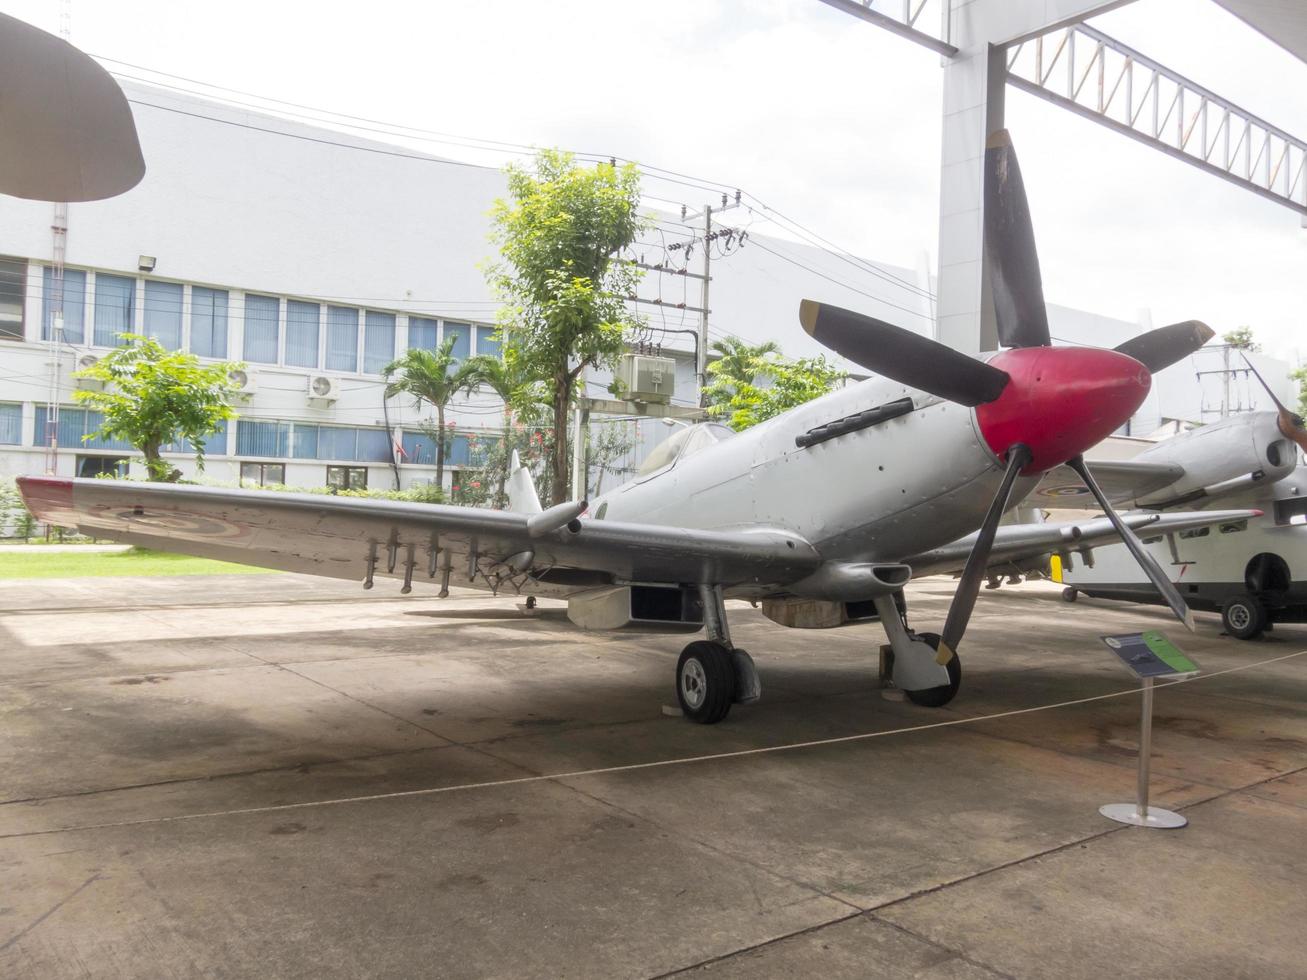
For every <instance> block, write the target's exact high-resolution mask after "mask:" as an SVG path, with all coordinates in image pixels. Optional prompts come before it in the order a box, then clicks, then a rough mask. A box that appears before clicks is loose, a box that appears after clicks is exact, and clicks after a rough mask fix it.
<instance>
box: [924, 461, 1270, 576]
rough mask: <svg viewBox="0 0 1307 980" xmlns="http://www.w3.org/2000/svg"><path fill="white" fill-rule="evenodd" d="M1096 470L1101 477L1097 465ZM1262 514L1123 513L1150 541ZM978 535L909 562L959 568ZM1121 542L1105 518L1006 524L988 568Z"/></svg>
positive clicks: (930, 568) (927, 570)
mask: <svg viewBox="0 0 1307 980" xmlns="http://www.w3.org/2000/svg"><path fill="white" fill-rule="evenodd" d="M1094 472H1095V475H1096V474H1097V472H1098V470H1097V467H1095V469H1094ZM1259 516H1261V511H1258V510H1202V511H1178V512H1176V513H1174V514H1155V513H1135V514H1122V515H1121V517H1122V519H1123V520H1124V521H1125V522H1126V524H1128V525H1129V526H1130V527H1131V528H1132V529H1134V530H1135V531H1136V532H1137V533H1138V534H1139V536H1140V537H1141V538H1144V539H1145V540H1146V539H1148V538H1152V537H1156V536H1158V535H1161V534H1177V533H1179V532H1180V531H1188V530H1192V529H1194V528H1199V527H1207V526H1209V525H1212V524H1229V523H1234V522H1236V521H1243V520H1247V519H1248V518H1250V517H1259ZM975 539H976V536H975V535H974V534H970V535H968V536H967V537H965V538H959V539H958V540H957V541H954V542H952V543H950V544H946V545H944V546H943V547H942V548H935V549H934V550H932V551H927V552H923V553H922V554H920V555H916V556H914V557H912V558H906V559H904V563H905V564H908V565H911V566H912V574H913V575H914V576H918V575H935V574H938V573H941V572H956V571H960V570H961V568H962V566H963V565H964V564H965V563H966V560H967V555H969V554H971V546H972V545H973V544H974V543H975ZM1120 540H1121V539H1120V538H1119V537H1118V536H1117V533H1116V531H1115V529H1114V528H1113V527H1112V524H1111V522H1110V521H1108V519H1107V518H1106V517H1099V518H1095V519H1094V520H1091V521H1081V522H1070V523H1060V524H1005V525H1003V526H1001V527H1000V528H999V529H998V532H997V534H996V536H995V538H994V548H993V550H992V551H991V552H990V560H989V567H990V568H991V569H994V570H996V572H997V573H1000V574H1001V573H1003V572H1005V571H1006V570H1007V568H1008V567H1009V566H1014V565H1020V564H1021V563H1023V562H1029V561H1030V560H1032V559H1037V558H1043V557H1045V556H1047V555H1050V554H1054V553H1056V552H1060V551H1076V550H1077V549H1079V548H1084V547H1096V546H1099V545H1108V544H1116V543H1117V542H1118V541H1120Z"/></svg>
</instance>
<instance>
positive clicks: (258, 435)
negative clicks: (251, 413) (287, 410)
mask: <svg viewBox="0 0 1307 980" xmlns="http://www.w3.org/2000/svg"><path fill="white" fill-rule="evenodd" d="M289 448H290V424H289V423H287V422H255V421H253V420H251V419H240V420H238V421H237V423H236V455H237V456H274V457H275V456H281V457H285V456H287V455H288V453H287V450H288V449H289Z"/></svg>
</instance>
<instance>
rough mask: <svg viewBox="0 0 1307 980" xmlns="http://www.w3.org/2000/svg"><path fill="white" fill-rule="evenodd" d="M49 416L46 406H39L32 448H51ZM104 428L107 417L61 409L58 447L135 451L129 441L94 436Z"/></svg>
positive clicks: (86, 411)
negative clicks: (102, 426)
mask: <svg viewBox="0 0 1307 980" xmlns="http://www.w3.org/2000/svg"><path fill="white" fill-rule="evenodd" d="M48 418H49V416H48V412H47V409H46V406H44V405H37V406H36V426H35V428H34V430H33V431H34V435H33V439H32V441H33V444H34V445H37V446H44V445H48V443H49V439H48V431H47V425H46V423H47V421H48ZM103 424H104V416H103V415H101V414H100V413H99V412H91V411H88V410H87V409H84V408H67V407H64V406H60V408H59V427H58V438H59V445H60V446H61V447H63V448H65V449H127V450H130V449H134V448H135V447H134V446H133V445H132V444H131V443H130V442H128V441H127V440H126V439H117V438H111V439H106V438H105V437H103V436H98V435H95V433H96V432H98V431H99V429H100V426H101V425H103Z"/></svg>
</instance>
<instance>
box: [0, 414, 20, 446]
mask: <svg viewBox="0 0 1307 980" xmlns="http://www.w3.org/2000/svg"><path fill="white" fill-rule="evenodd" d="M22 443H23V406H22V405H14V404H3V403H0V445H3V446H20V445H22Z"/></svg>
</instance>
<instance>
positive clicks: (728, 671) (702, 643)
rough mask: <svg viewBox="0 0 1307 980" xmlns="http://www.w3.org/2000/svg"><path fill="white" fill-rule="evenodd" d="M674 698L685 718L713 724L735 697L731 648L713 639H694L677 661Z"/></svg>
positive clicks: (704, 723)
mask: <svg viewBox="0 0 1307 980" xmlns="http://www.w3.org/2000/svg"><path fill="white" fill-rule="evenodd" d="M676 700H677V701H679V702H680V705H681V711H683V712H684V713H685V717H687V718H689V719H690V720H691V721H694V722H698V723H699V724H700V725H715V724H717V722H719V721H721V720H722V719H723V718H725V717H726V715H727V713H728V712H729V711H730V710H731V703H732V702H733V701H734V700H735V664H734V663H733V662H732V660H731V651H730V650H729V649H727V648H726V647H725V646H723V645H722V644H720V643H714V642H713V641H712V640H695V641H694V642H693V643H691V644H690V645H689V646H687V647H686V648H685V649H684V650H682V651H681V659H680V660H678V661H677V662H676Z"/></svg>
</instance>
